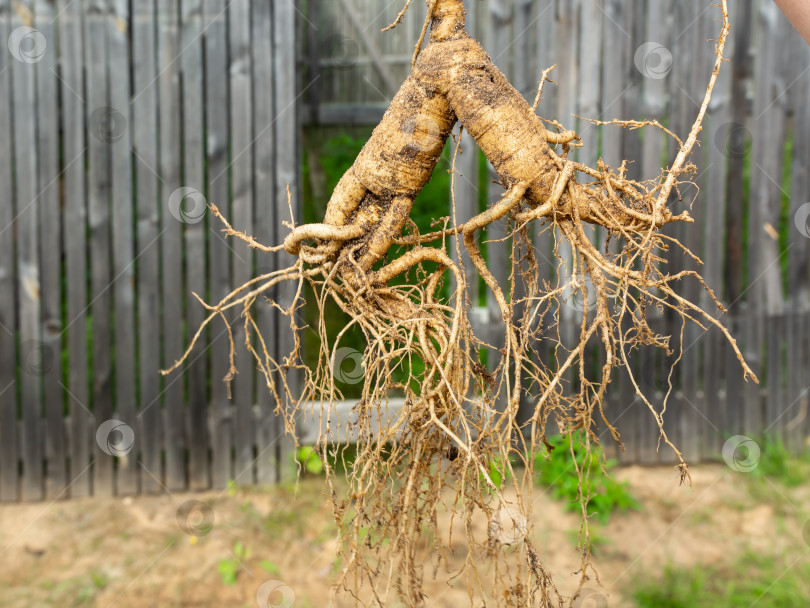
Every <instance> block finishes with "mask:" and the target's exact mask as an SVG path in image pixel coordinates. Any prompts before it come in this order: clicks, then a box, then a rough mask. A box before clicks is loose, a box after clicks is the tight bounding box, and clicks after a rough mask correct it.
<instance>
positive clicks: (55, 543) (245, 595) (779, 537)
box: [0, 464, 810, 608]
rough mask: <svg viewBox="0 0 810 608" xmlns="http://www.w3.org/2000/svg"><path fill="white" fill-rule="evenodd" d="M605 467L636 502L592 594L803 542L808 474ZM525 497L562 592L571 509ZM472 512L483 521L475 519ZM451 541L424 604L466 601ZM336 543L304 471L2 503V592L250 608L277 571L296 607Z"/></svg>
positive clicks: (320, 495) (601, 530)
mask: <svg viewBox="0 0 810 608" xmlns="http://www.w3.org/2000/svg"><path fill="white" fill-rule="evenodd" d="M614 474H615V476H616V477H617V478H619V479H621V480H627V481H629V482H630V484H631V489H632V493H633V494H634V495H635V496H636V497H637V498H638V500H639V502H640V503H641V504H642V509H641V510H640V511H636V512H630V513H627V514H623V515H614V516H613V517H612V519H611V521H610V523H609V524H608V525H607V526H600V527H598V528H597V537H598V538H597V549H596V557H595V565H596V567H597V570H598V571H599V576H600V578H599V582H597V581H596V580H593V581H591V584H590V585H589V589H588V590H587V592H586V593H587V594H588V595H589V597H590V598H591V601H592V603H594V605H597V606H599V605H603V604H601V603H599V602H600V601H601V599H598V596H599V595H603V596H604V598H605V600H606V601H607V602H608V604H607V605H609V606H610V607H611V608H617V607H624V606H628V607H630V606H633V603H632V602H631V601H630V599H629V597H628V596H629V590H630V589H631V587H632V583H633V581H634V580H635V579H637V578H638V577H640V576H642V574H643V575H644V576H653V577H654V576H656V575H657V573H659V572H660V571H661V570H662V569H663V567H664V566H665V565H667V564H672V565H674V566H686V567H689V566H693V565H695V564H700V563H712V564H718V563H722V562H724V561H732V560H733V559H734V558H735V556H738V555H740V554H742V553H743V552H744V551H745V550H747V549H752V550H755V551H760V552H768V553H777V554H778V553H780V552H786V551H793V550H799V549H801V548H804V549H805V550H806V547H804V545H801V532H800V531H801V529H802V523H803V522H804V521H805V519H806V518H807V517H808V515H810V513H808V512H807V505H808V504H810V500H808V499H809V498H810V495H809V494H810V492H808V488H806V487H802V488H797V489H795V490H791V491H790V492H788V490H785V489H783V488H780V487H779V486H778V485H776V484H774V485H773V492H772V495H771V496H770V497H767V496H765V497H761V498H760V499H759V500H754V498H752V493H751V492H750V491H749V489H748V486H747V484H746V483H744V481H745V480H744V479H742V476H743V475H744V474H741V473H737V472H735V471H732V470H731V469H729V468H728V467H726V466H724V465H719V464H708V465H706V464H704V465H699V466H697V465H696V466H694V467H693V468H692V479H693V486H692V488H688V487H680V486H679V485H678V475H677V472H676V471H675V470H674V469H673V468H666V467H659V468H642V467H627V468H622V469H618V470H616V471H615V473H614ZM534 500H535V504H534V512H535V518H536V525H535V527H534V528H533V530H532V532H531V534H532V537H533V539H534V542H535V546H536V547H537V549H538V551H539V555H540V557H541V559H542V560H543V561H544V563H545V564H546V566H547V567H548V568H549V569H550V570H551V572H552V574H553V575H554V580H555V581H556V583H557V584H558V585H559V587H560V590H561V591H563V592H570V591H571V590H572V589H573V587H574V585H575V584H576V580H577V577H576V576H574V574H573V573H574V572H575V571H576V570H577V569H578V567H579V563H580V562H579V556H578V554H577V550H576V540H575V536H576V531H577V530H578V528H579V520H578V517H577V515H575V514H572V513H567V512H565V510H564V505H563V504H561V503H560V502H559V501H555V500H553V499H551V498H550V497H549V496H548V495H547V494H546V493H545V492H544V491H543V490H542V489H537V490H536V491H535V496H534ZM187 501H200V503H204V504H207V505H210V507H211V511H210V512H209V513H208V514H206V513H205V512H204V509H203V511H201V510H199V509H196V510H195V509H192V510H191V514H190V515H188V516H187V517H186V518H185V519H184V520H183V521H182V522H181V523H183V524H184V525H185V527H186V528H187V529H188V528H191V529H192V531H193V529H194V528H196V529H199V530H201V531H203V532H204V531H205V530H206V527H205V526H206V524H208V523H209V522H208V521H206V517H208V516H210V514H211V513H213V516H214V519H213V523H212V527H211V529H210V532H209V533H207V534H204V535H203V534H200V535H199V536H193V535H189V534H187V533H186V532H184V531H183V529H182V528H181V526H180V525H179V524H178V510H179V509H180V506H181V505H183V504H184V503H187ZM193 504H195V505H196V504H197V503H193ZM187 506H188V505H187ZM186 511H188V508H187V509H186ZM195 518H196V519H195ZM445 523H446V522H445ZM478 524H480V529H481V531H482V534H485V531H486V525H487V522H486V521H483V520H482V521H480V522H478ZM453 548H454V553H451V554H449V560H448V562H449V563H447V564H445V563H442V564H440V566H439V567H438V569H436V568H434V567H433V566H432V565H431V564H426V567H425V581H426V592H427V594H428V596H429V599H428V601H427V605H429V606H447V607H451V608H452V607H456V606H458V607H462V606H464V607H466V606H468V605H469V598H468V595H467V592H466V591H465V588H464V576H463V575H462V576H461V577H458V578H457V579H455V581H454V582H449V583H448V579H450V578H451V577H450V576H448V574H447V570H448V569H449V570H450V571H451V572H453V571H456V570H457V569H458V568H459V567H460V566H461V565H462V564H463V557H462V556H463V555H464V554H465V553H466V546H464V544H463V543H462V539H459V542H458V543H457V544H456V545H455V546H454V547H453ZM504 550H506V551H508V550H510V549H509V548H505V549H504ZM337 553H338V540H337V536H336V529H335V524H334V520H333V517H332V514H331V510H330V507H329V505H328V504H327V502H326V498H325V494H324V489H323V481H322V479H320V478H306V479H302V481H301V483H300V485H299V487H298V488H297V490H296V489H295V488H286V487H272V488H266V489H258V488H251V489H239V490H233V489H232V490H230V491H226V492H222V493H219V492H206V493H194V494H175V495H173V496H170V495H161V496H145V497H131V498H129V497H127V498H105V499H98V498H93V499H83V500H71V501H60V502H54V503H51V504H44V503H37V504H14V505H3V506H2V507H0V563H2V564H3V567H2V569H0V605H2V606H3V607H5V608H23V607H24V608H32V607H38V606H62V607H64V606H93V607H107V606H114V607H115V608H148V607H153V606H154V607H161V608H164V607H172V606H183V607H185V606H189V607H190V606H198V607H212V608H213V607H216V608H221V607H223V606H228V607H230V606H234V607H237V608H240V607H243V606H249V607H254V606H257V605H259V604H258V602H257V598H256V594H257V591H258V590H259V589H260V588H261V587H262V585H263V584H265V583H266V582H267V581H271V580H277V581H280V582H281V583H283V584H284V585H286V586H288V587H289V589H290V590H291V591H292V593H294V596H295V604H294V605H295V607H296V608H306V607H319V608H320V607H322V606H326V605H327V604H328V601H329V597H330V582H331V581H332V580H333V579H334V576H335V574H336V573H337V572H338V571H339V568H340V563H339V561H338V560H337ZM434 571H435V573H436V577H435V579H434ZM600 583H601V585H600ZM265 589H267V587H265ZM273 597H274V598H278V597H280V595H278V593H277V594H276V595H275V596H273ZM271 600H272V598H271ZM597 600H598V601H597ZM271 605H272V604H271ZM339 605H340V606H343V605H346V606H348V605H349V604H348V602H342V603H340V604H339ZM396 605H397V604H396V603H389V606H391V607H393V606H396Z"/></svg>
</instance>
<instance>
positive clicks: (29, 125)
mask: <svg viewBox="0 0 810 608" xmlns="http://www.w3.org/2000/svg"><path fill="white" fill-rule="evenodd" d="M14 8H15V10H14V11H12V12H11V27H12V28H14V29H15V30H16V29H17V28H20V27H26V26H29V27H30V22H29V21H27V20H25V21H24V20H23V16H25V15H30V14H32V12H33V11H32V9H33V2H31V1H30V0H29V1H27V2H19V3H17V4H15V7H14ZM21 44H22V43H21ZM34 52H38V51H34ZM10 70H11V83H12V108H13V112H14V124H13V129H14V148H13V150H14V166H15V170H16V180H15V189H14V191H15V195H16V199H17V209H16V211H17V216H16V222H15V223H16V230H17V297H18V305H19V319H18V323H19V331H20V333H19V336H20V338H19V340H20V347H21V349H22V350H21V353H20V361H21V364H22V375H21V383H22V386H21V393H20V394H21V398H22V415H23V436H22V457H23V485H22V497H23V500H40V499H41V498H42V496H43V477H42V457H43V450H42V447H43V446H42V436H41V433H40V430H41V424H40V408H41V407H42V390H41V382H40V381H41V378H40V374H39V358H40V356H41V354H42V346H43V345H42V339H41V333H40V299H39V288H40V287H39V283H40V278H39V248H38V237H39V227H38V222H39V211H40V206H41V204H42V203H41V200H40V197H39V190H38V188H37V157H36V154H37V150H36V141H37V140H36V114H35V106H34V104H32V103H31V100H32V99H35V96H36V61H34V60H22V61H14V63H13V64H11V65H10Z"/></svg>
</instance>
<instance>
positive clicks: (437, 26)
mask: <svg viewBox="0 0 810 608" xmlns="http://www.w3.org/2000/svg"><path fill="white" fill-rule="evenodd" d="M435 4H436V5H435V7H434V8H433V14H432V19H431V22H430V39H431V40H447V39H448V38H453V37H455V36H458V35H459V34H460V33H461V32H463V31H464V19H465V17H466V11H465V10H464V3H463V2H462V0H436V2H435ZM428 6H430V1H429V0H428Z"/></svg>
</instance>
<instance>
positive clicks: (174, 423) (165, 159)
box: [157, 0, 196, 491]
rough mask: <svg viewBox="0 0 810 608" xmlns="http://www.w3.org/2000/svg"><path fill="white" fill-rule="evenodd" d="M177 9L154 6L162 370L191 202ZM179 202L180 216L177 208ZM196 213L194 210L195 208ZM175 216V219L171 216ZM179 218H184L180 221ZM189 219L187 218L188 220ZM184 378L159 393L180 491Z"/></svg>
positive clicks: (172, 349)
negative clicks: (185, 180)
mask: <svg viewBox="0 0 810 608" xmlns="http://www.w3.org/2000/svg"><path fill="white" fill-rule="evenodd" d="M178 11H179V4H178V3H177V2H175V1H174V0H158V3H157V62H158V81H157V87H158V100H159V101H158V103H159V105H160V112H159V114H158V122H159V128H160V138H159V141H160V144H159V145H160V177H161V183H160V198H161V202H162V204H163V205H164V206H163V213H162V218H163V219H162V222H161V225H162V230H161V233H160V256H161V263H160V266H161V285H162V290H161V300H162V306H161V308H162V324H161V329H162V336H163V357H162V361H163V365H164V366H168V365H170V364H171V363H173V362H174V361H175V360H177V358H178V357H179V356H180V355H181V353H182V352H183V350H184V349H185V344H184V343H183V331H182V330H183V328H182V326H181V324H180V323H178V322H177V321H178V319H182V318H183V304H182V302H183V299H184V297H185V294H184V292H185V285H184V283H183V248H182V230H183V226H184V224H185V223H186V222H189V221H191V219H190V218H188V216H187V215H186V213H188V214H189V215H190V212H189V207H193V206H194V203H195V200H194V198H193V197H192V196H188V195H186V196H182V194H181V192H183V191H180V190H179V188H181V187H182V185H181V183H180V175H181V163H182V157H181V144H182V140H181V131H180V125H181V119H182V114H181V100H180V62H179V61H178V57H179V54H180V52H181V50H182V49H181V47H180V36H179V28H178V25H179V20H180V15H179V12H178ZM176 203H180V206H181V209H182V212H178V210H177V208H176V207H175V204H176ZM194 210H195V211H196V208H195V209H194ZM172 211H174V212H175V214H177V215H175V214H173V213H172ZM177 216H179V217H181V218H183V220H181V219H179V218H178V217H177ZM187 218H188V219H187ZM186 381H187V378H185V377H184V376H183V375H182V374H177V375H173V376H172V377H171V378H167V379H166V381H165V383H164V386H163V391H162V394H161V401H162V406H163V412H162V414H163V428H164V433H163V451H164V452H165V454H166V473H165V475H166V481H165V484H166V487H167V488H168V489H169V490H170V491H171V490H179V489H182V488H185V487H186V474H185V448H186V437H185V416H184V409H185V408H184V400H185V397H184V394H183V393H184V391H183V388H184V385H185V382H186Z"/></svg>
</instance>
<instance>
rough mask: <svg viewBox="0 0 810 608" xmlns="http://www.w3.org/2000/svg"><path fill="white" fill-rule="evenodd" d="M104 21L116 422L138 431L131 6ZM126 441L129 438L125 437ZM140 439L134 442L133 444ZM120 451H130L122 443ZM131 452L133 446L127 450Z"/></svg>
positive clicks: (130, 459) (122, 474)
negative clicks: (107, 85) (107, 67)
mask: <svg viewBox="0 0 810 608" xmlns="http://www.w3.org/2000/svg"><path fill="white" fill-rule="evenodd" d="M111 9H112V13H111V15H110V19H109V20H108V21H107V34H108V45H109V64H110V109H111V112H110V122H109V124H108V125H107V131H108V134H109V139H110V146H111V148H112V150H111V152H112V158H111V165H110V168H111V171H112V239H113V248H112V250H113V251H112V254H113V255H112V267H113V271H112V275H113V277H114V278H113V281H114V283H113V293H112V295H113V306H114V310H115V403H116V412H115V418H116V420H120V421H121V422H123V423H124V424H126V425H128V426H129V427H130V428H131V429H133V432H134V429H135V428H136V426H137V425H136V412H135V396H136V387H135V352H136V351H135V259H134V248H135V245H134V242H133V199H132V152H131V148H132V139H131V138H132V130H131V128H130V125H131V124H132V117H131V115H130V110H129V99H130V79H129V58H130V48H129V23H130V19H129V3H128V2H127V1H126V0H115V2H113V3H111ZM126 439H129V438H126ZM138 439H140V438H138V437H136V438H135V440H136V441H137V440H138ZM121 447H122V451H124V450H127V449H129V447H130V446H127V447H126V448H125V447H124V445H123V444H122V446H121ZM131 447H132V449H134V444H133V445H132V446H131ZM136 454H137V452H136V453H132V452H129V453H127V454H123V455H122V456H121V457H120V458H118V461H117V469H116V480H115V482H116V483H115V491H116V494H136V493H137V492H138V465H137V462H136V458H135V455H136Z"/></svg>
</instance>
